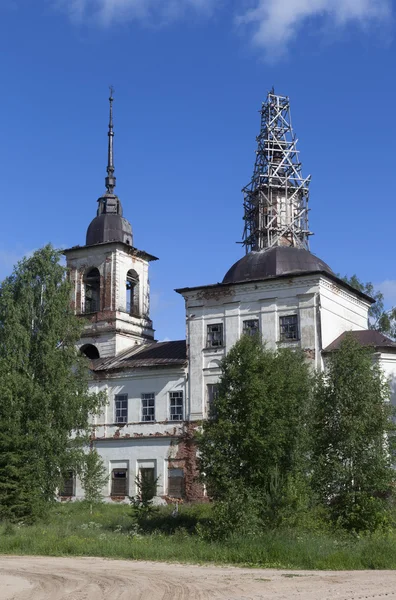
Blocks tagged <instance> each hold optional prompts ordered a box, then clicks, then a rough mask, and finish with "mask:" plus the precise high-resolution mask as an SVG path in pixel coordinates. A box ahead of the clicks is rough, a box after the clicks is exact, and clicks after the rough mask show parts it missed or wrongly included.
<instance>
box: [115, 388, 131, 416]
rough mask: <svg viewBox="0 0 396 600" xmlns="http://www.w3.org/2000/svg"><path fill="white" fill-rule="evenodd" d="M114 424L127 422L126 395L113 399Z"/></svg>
mask: <svg viewBox="0 0 396 600" xmlns="http://www.w3.org/2000/svg"><path fill="white" fill-rule="evenodd" d="M114 406H115V422H116V423H127V422H128V396H127V394H117V395H116V396H115V398H114Z"/></svg>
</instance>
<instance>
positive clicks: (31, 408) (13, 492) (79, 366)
mask: <svg viewBox="0 0 396 600" xmlns="http://www.w3.org/2000/svg"><path fill="white" fill-rule="evenodd" d="M60 256H61V254H60V252H58V251H56V250H55V249H54V248H52V247H51V246H50V245H48V246H46V247H44V248H43V249H41V250H38V251H37V252H35V253H34V254H33V255H32V256H31V257H30V258H25V259H24V260H22V261H21V262H20V263H18V265H17V266H16V268H15V269H14V272H13V274H12V275H11V276H10V277H8V278H7V279H5V280H4V281H3V282H2V284H1V289H0V381H1V384H0V517H4V518H18V519H19V518H26V519H27V518H34V516H35V515H37V514H38V513H39V512H40V511H41V510H42V508H43V503H45V502H47V501H49V500H51V499H53V498H54V496H55V493H56V489H57V487H58V486H59V485H61V482H62V479H63V477H64V476H65V474H66V473H67V471H68V470H70V468H73V467H75V465H76V464H77V463H78V461H80V460H81V457H82V444H83V442H84V441H85V435H86V433H87V430H88V417H89V413H93V412H96V411H97V410H98V409H99V407H100V405H101V404H102V403H103V398H102V397H100V396H97V395H94V394H90V393H89V391H88V377H89V371H88V364H87V361H86V359H85V358H84V357H82V356H80V355H79V353H78V351H77V349H76V342H77V341H78V339H79V337H80V333H81V323H80V321H79V320H78V318H77V317H76V316H75V315H74V314H73V312H72V310H71V307H70V291H71V289H70V284H69V282H68V281H67V277H66V270H65V268H64V267H63V266H62V265H61V264H60ZM72 432H73V438H71V434H72Z"/></svg>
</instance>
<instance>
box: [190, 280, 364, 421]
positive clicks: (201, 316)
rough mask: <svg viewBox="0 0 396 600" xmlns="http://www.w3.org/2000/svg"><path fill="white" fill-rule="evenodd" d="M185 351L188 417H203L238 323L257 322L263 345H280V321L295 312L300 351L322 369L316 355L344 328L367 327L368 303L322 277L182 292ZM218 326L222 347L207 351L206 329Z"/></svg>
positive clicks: (291, 344)
mask: <svg viewBox="0 0 396 600" xmlns="http://www.w3.org/2000/svg"><path fill="white" fill-rule="evenodd" d="M184 297H185V300H186V323H187V347H188V355H189V382H188V386H189V395H190V403H191V407H190V411H191V419H192V420H199V419H202V418H204V417H205V416H207V398H206V395H207V384H209V383H215V382H216V381H218V379H219V376H220V369H219V363H220V361H221V359H222V358H223V357H224V356H225V354H226V353H227V352H228V351H229V349H230V348H231V347H232V346H233V345H234V344H235V343H236V341H237V340H238V339H239V338H240V336H241V334H242V327H243V321H244V320H246V319H254V318H257V319H259V322H260V331H261V335H262V339H263V341H265V342H266V343H267V345H268V346H269V347H270V348H276V347H277V346H278V345H279V344H280V343H281V342H280V341H279V339H280V332H279V318H280V317H281V316H287V315H290V314H297V315H298V320H299V332H300V339H299V340H298V341H296V342H287V343H283V345H287V346H288V347H300V348H301V349H302V350H304V351H305V352H306V354H307V357H308V358H310V359H311V360H312V364H313V366H315V367H316V368H317V369H321V368H322V357H321V351H322V349H323V348H324V347H326V346H327V345H328V344H330V343H331V342H332V341H333V340H334V339H335V338H337V337H338V335H340V333H342V332H343V331H345V330H350V329H366V327H367V313H368V308H369V304H368V303H367V302H365V301H363V300H361V299H360V298H359V297H358V296H357V295H354V294H353V293H352V292H349V291H344V290H343V289H341V287H340V286H337V285H336V284H334V283H333V281H332V280H330V279H327V278H326V277H324V276H322V275H321V274H318V275H310V276H306V277H294V278H293V277H290V278H279V279H274V280H270V281H268V280H267V281H262V282H247V283H246V284H238V285H233V286H220V285H219V286H213V287H209V288H200V289H193V290H187V291H185V292H184ZM215 323H222V324H223V334H224V336H223V343H224V345H223V347H222V348H207V347H206V335H207V325H210V324H215Z"/></svg>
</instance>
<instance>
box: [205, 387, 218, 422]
mask: <svg viewBox="0 0 396 600" xmlns="http://www.w3.org/2000/svg"><path fill="white" fill-rule="evenodd" d="M206 392H207V393H206V396H207V412H208V415H209V416H211V415H212V414H213V403H214V401H215V400H216V398H217V397H218V395H219V384H218V383H208V385H207V386H206Z"/></svg>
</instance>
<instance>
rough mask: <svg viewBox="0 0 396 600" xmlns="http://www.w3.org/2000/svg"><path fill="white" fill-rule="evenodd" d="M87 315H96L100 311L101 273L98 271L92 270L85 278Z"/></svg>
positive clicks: (85, 308)
mask: <svg viewBox="0 0 396 600" xmlns="http://www.w3.org/2000/svg"><path fill="white" fill-rule="evenodd" d="M84 285H85V307H84V312H85V313H95V312H98V310H100V273H99V271H98V269H96V268H95V269H90V270H89V271H88V273H87V274H86V275H85V277H84Z"/></svg>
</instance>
